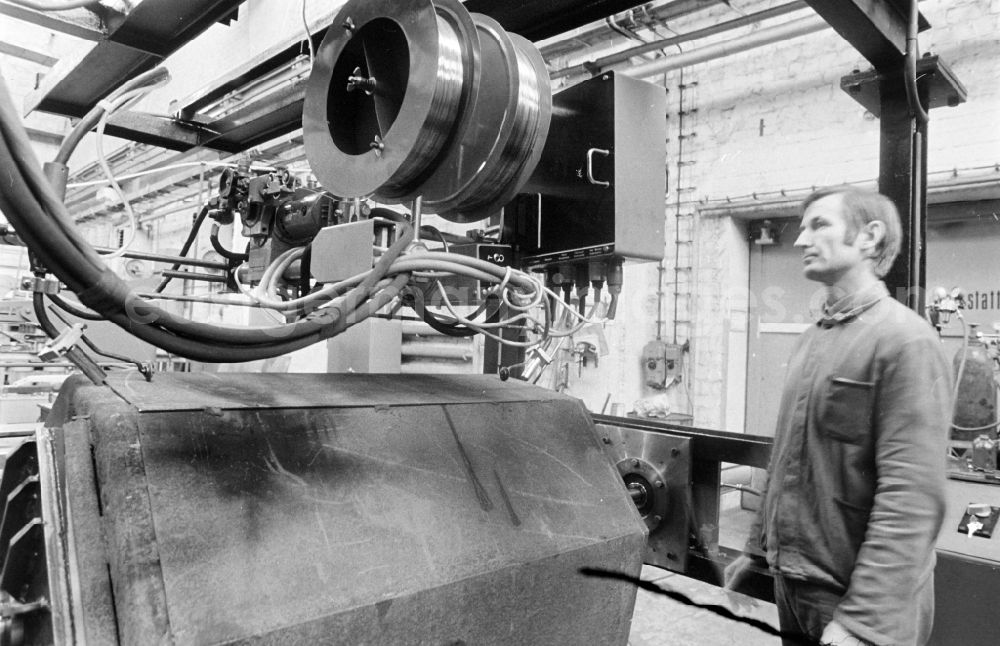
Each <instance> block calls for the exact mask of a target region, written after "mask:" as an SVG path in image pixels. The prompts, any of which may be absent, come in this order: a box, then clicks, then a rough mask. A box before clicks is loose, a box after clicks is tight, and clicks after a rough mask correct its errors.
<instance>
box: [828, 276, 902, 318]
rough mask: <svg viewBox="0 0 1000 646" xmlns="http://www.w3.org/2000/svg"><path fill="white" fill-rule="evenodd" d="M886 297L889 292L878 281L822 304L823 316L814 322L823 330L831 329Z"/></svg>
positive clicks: (883, 284)
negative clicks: (831, 302)
mask: <svg viewBox="0 0 1000 646" xmlns="http://www.w3.org/2000/svg"><path fill="white" fill-rule="evenodd" d="M888 296H889V290H888V289H887V288H886V286H885V283H883V282H882V281H878V282H876V283H874V284H873V285H871V286H869V287H865V288H864V289H860V290H858V291H856V292H854V293H853V294H848V295H847V296H844V297H843V298H841V299H840V300H839V301H837V302H835V303H833V304H824V305H823V315H822V316H821V317H820V318H819V320H818V321H816V324H817V325H819V326H820V327H823V328H831V327H833V326H835V325H838V324H841V323H847V322H848V321H851V320H852V319H854V318H856V317H857V316H858V315H860V314H861V313H862V312H864V311H865V310H867V309H868V308H870V307H871V306H873V305H874V304H875V303H877V302H879V301H880V300H882V299H883V298H886V297H888Z"/></svg>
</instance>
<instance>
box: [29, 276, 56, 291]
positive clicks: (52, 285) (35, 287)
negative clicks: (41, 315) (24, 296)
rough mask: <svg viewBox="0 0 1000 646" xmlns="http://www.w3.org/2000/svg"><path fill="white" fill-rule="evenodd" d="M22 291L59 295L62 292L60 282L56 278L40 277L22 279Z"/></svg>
mask: <svg viewBox="0 0 1000 646" xmlns="http://www.w3.org/2000/svg"><path fill="white" fill-rule="evenodd" d="M21 289H23V290H24V291H26V292H36V293H39V294H58V293H59V292H60V291H61V290H62V288H61V287H60V285H59V281H58V280H56V279H54V278H42V277H40V276H25V277H24V278H22V279H21Z"/></svg>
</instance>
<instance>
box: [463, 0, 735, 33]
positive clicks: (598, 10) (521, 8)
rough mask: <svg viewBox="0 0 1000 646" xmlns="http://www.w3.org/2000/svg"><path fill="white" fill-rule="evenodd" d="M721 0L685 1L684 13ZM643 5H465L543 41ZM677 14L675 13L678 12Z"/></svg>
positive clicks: (503, 1) (535, 0)
mask: <svg viewBox="0 0 1000 646" xmlns="http://www.w3.org/2000/svg"><path fill="white" fill-rule="evenodd" d="M719 2H720V0H682V1H680V2H674V3H672V4H677V5H681V7H680V8H679V10H678V12H677V14H679V15H683V14H684V13H690V11H694V10H697V9H700V8H703V7H710V6H712V5H715V4H719ZM641 4H643V3H642V2H636V1H635V0H583V1H582V2H581V0H518V1H516V2H511V1H510V0H466V2H465V8H466V9H468V10H469V11H472V12H475V13H481V14H485V15H487V16H489V17H490V18H493V19H494V20H496V21H497V22H499V23H500V24H501V25H502V26H503V28H504V29H506V30H507V31H511V32H514V33H516V34H520V35H521V36H524V37H525V38H527V39H528V40H542V39H544V38H549V37H550V36H555V35H556V34H561V33H563V32H566V31H569V30H570V29H575V28H577V27H582V26H583V25H586V24H587V23H590V22H594V21H595V20H601V19H603V18H605V17H607V16H611V15H614V14H616V13H619V12H622V11H626V10H628V9H631V8H633V7H637V6H639V5H641ZM677 14H675V15H677Z"/></svg>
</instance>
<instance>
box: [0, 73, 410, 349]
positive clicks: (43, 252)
mask: <svg viewBox="0 0 1000 646" xmlns="http://www.w3.org/2000/svg"><path fill="white" fill-rule="evenodd" d="M0 167H2V168H4V170H5V177H4V182H3V184H2V186H0V210H2V211H3V213H4V215H6V217H7V218H8V219H9V220H10V222H11V223H12V224H13V225H14V227H15V229H16V230H17V232H18V235H19V236H20V237H21V239H22V240H24V242H25V244H27V246H28V247H29V248H30V249H31V250H32V251H33V252H34V253H35V254H36V256H37V257H38V259H39V260H40V261H41V263H42V264H43V265H44V267H45V268H46V269H47V270H48V271H49V272H51V273H52V274H54V275H55V276H57V277H58V278H59V279H60V280H61V281H62V282H63V283H65V284H66V286H67V287H68V288H69V290H70V291H72V292H74V293H76V295H77V297H78V298H79V299H80V302H81V303H82V304H83V305H85V306H86V307H89V308H90V309H92V310H93V311H94V312H96V313H98V314H100V315H101V316H103V317H105V318H106V319H107V320H109V321H111V322H113V323H115V324H117V325H118V326H120V327H122V328H123V329H125V330H126V331H128V332H130V333H131V334H133V335H135V336H137V337H138V338H140V339H142V340H144V341H146V342H148V343H151V344H153V345H155V346H157V347H159V348H162V349H164V350H166V351H167V352H170V353H173V354H176V355H179V356H183V357H187V358H189V359H192V360H196V361H211V362H242V361H253V360H257V359H266V358H270V357H275V356H279V355H282V354H285V353H287V352H291V351H294V350H297V349H299V348H303V347H306V346H308V345H311V344H313V343H316V342H318V341H321V340H323V339H326V338H329V337H331V336H333V335H335V334H337V333H339V332H340V331H342V330H344V329H346V328H347V327H348V326H349V325H352V324H354V323H356V322H358V321H360V320H363V319H364V318H367V317H368V316H371V315H372V314H374V313H375V312H376V311H378V310H379V309H380V308H381V307H383V306H384V305H386V304H387V303H389V302H390V301H392V300H393V299H394V298H395V297H396V296H397V295H398V294H399V291H400V290H401V289H402V288H403V286H405V284H406V282H407V280H408V279H409V275H408V274H406V273H402V274H397V275H395V276H394V277H392V278H391V279H390V280H388V281H383V278H385V276H386V272H387V270H388V267H389V265H390V264H391V263H392V261H393V260H395V259H396V258H397V257H398V256H399V255H400V254H401V253H402V252H403V250H404V249H405V248H406V246H407V245H408V244H409V242H410V240H411V239H412V229H411V228H410V227H408V226H406V225H401V226H402V230H401V233H400V235H399V239H398V240H397V241H396V243H395V244H393V245H392V246H391V247H390V248H389V249H388V250H387V251H386V252H385V254H383V256H382V258H381V259H380V260H379V262H378V263H377V264H376V266H375V267H374V268H373V270H372V272H371V273H370V275H368V276H367V277H366V278H365V279H364V280H362V281H361V282H360V283H359V284H358V285H356V286H354V287H353V288H351V289H350V290H349V291H347V292H346V293H345V294H343V295H342V296H338V297H337V298H335V299H334V300H332V301H331V303H330V304H329V305H328V306H327V307H324V308H322V309H320V310H317V311H316V312H314V313H312V314H310V315H308V316H306V317H305V318H304V319H302V320H299V321H295V322H293V323H288V324H284V325H277V326H270V327H253V328H240V329H232V328H228V327H221V326H217V325H210V324H205V323H199V322H196V321H191V320H187V319H183V318H179V317H177V316H175V315H173V314H171V313H169V312H167V311H165V310H163V309H161V308H159V307H157V306H156V305H154V304H152V303H149V302H147V301H145V300H143V299H142V298H140V297H139V296H138V295H137V294H136V293H135V292H133V291H132V290H131V289H130V288H129V287H128V285H127V284H126V283H125V282H124V281H123V280H121V279H120V278H119V277H118V276H116V275H115V274H114V273H113V272H112V271H111V270H110V269H109V268H108V267H107V266H106V265H105V264H104V262H103V261H102V259H101V257H100V256H99V255H98V254H97V252H95V251H94V249H93V248H91V247H90V245H88V244H87V243H86V241H85V240H83V239H82V237H81V236H80V235H79V233H77V231H76V229H75V226H74V223H73V221H72V219H71V217H70V215H69V213H68V212H67V211H66V208H65V206H64V205H63V204H62V202H61V201H60V200H59V199H58V198H57V197H56V194H55V192H54V191H53V190H52V187H51V186H50V184H49V182H48V180H47V179H46V178H45V177H44V175H43V174H42V172H41V170H40V165H39V163H38V161H37V159H36V157H35V154H34V151H33V150H32V148H31V145H30V143H29V142H28V138H27V134H26V133H25V131H24V128H23V127H22V126H21V123H20V121H19V119H18V117H17V113H16V110H15V108H14V105H13V102H12V100H11V97H10V93H9V92H8V90H7V86H6V82H4V81H2V79H0Z"/></svg>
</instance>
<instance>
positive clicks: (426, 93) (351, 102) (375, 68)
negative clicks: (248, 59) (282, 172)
mask: <svg viewBox="0 0 1000 646" xmlns="http://www.w3.org/2000/svg"><path fill="white" fill-rule="evenodd" d="M348 23H350V24H351V25H353V26H352V27H351V28H348V27H345V25H347V24H348ZM355 69H357V70H359V74H358V75H359V76H362V77H365V76H372V77H374V78H375V82H376V89H375V91H374V92H373V93H372V94H368V93H366V92H365V91H364V89H362V88H357V89H355V90H354V91H348V90H347V85H348V77H349V76H351V75H352V74H354V70H355ZM437 69H438V24H437V16H436V13H435V11H434V5H433V4H432V2H431V0H352V1H351V2H348V3H347V4H346V5H345V6H344V7H343V8H342V9H341V10H340V12H339V13H338V14H337V17H336V19H335V20H334V23H333V25H332V26H331V27H330V28H329V30H328V31H327V35H326V37H325V38H324V39H323V43H322V45H320V47H319V51H318V52H317V55H316V60H315V61H314V63H313V71H312V74H310V76H309V81H308V85H307V87H306V96H305V102H304V106H303V114H302V130H303V139H304V142H305V150H306V156H307V157H308V159H309V163H310V165H311V166H312V169H313V172H314V173H315V174H316V177H317V178H318V179H319V181H320V183H321V184H322V185H323V188H325V189H326V190H328V191H330V192H331V193H333V194H335V195H337V196H340V197H357V196H364V195H369V194H371V193H374V192H375V191H377V190H378V188H379V187H380V186H382V185H383V184H385V183H387V182H388V181H390V180H391V179H392V177H393V176H394V175H395V174H396V172H397V171H399V169H400V168H401V167H402V166H403V165H404V164H405V163H406V162H407V160H409V159H410V158H411V156H412V155H414V154H418V153H419V152H420V151H415V150H414V148H415V143H416V142H417V139H418V136H419V135H420V133H421V129H422V128H423V126H424V124H425V123H426V122H427V120H428V116H429V113H430V110H431V106H432V99H433V96H434V89H435V86H436V80H437ZM376 137H378V140H376ZM376 142H380V143H381V144H382V146H383V147H382V149H381V150H380V151H376V150H375V149H374V148H373V147H372V144H373V143H376Z"/></svg>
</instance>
